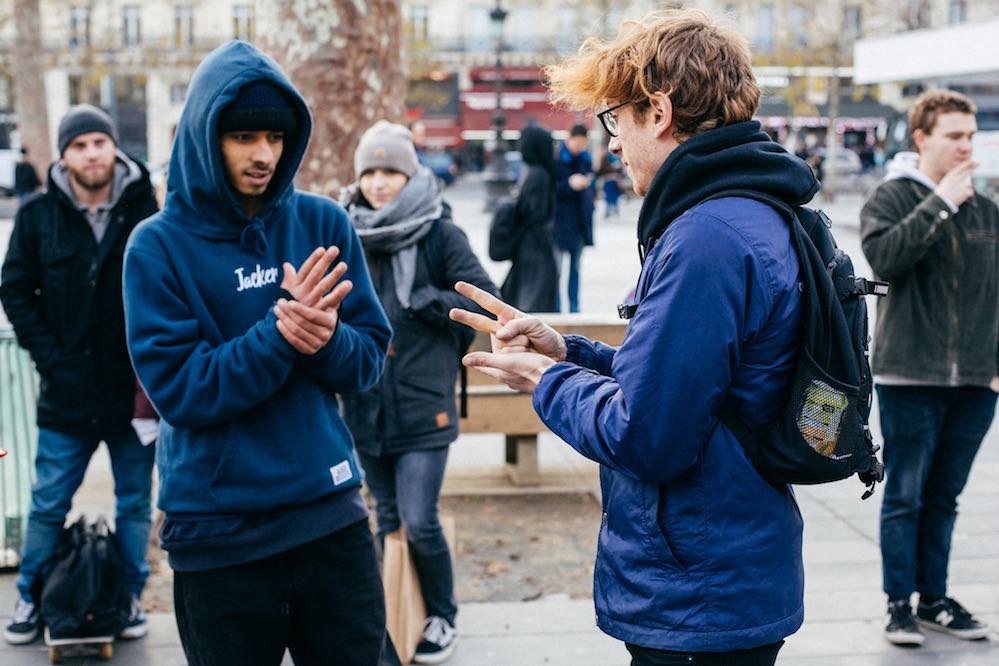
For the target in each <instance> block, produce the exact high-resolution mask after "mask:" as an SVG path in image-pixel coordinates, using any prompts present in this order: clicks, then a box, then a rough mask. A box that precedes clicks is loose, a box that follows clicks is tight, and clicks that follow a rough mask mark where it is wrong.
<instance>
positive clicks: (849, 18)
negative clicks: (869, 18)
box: [843, 5, 864, 42]
mask: <svg viewBox="0 0 999 666" xmlns="http://www.w3.org/2000/svg"><path fill="white" fill-rule="evenodd" d="M843 31H844V32H845V33H846V39H847V41H848V42H849V41H856V40H858V39H860V38H861V36H862V35H863V34H864V15H863V13H862V11H861V7H860V6H859V5H851V6H849V7H847V8H846V15H845V16H844V17H843Z"/></svg>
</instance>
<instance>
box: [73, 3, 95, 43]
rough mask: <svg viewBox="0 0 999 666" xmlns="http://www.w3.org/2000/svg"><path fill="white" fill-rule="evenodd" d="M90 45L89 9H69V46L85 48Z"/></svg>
mask: <svg viewBox="0 0 999 666" xmlns="http://www.w3.org/2000/svg"><path fill="white" fill-rule="evenodd" d="M89 43H90V7H70V8H69V45H70V46H86V45H87V44H89Z"/></svg>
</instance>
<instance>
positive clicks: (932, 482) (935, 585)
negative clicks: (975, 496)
mask: <svg viewBox="0 0 999 666" xmlns="http://www.w3.org/2000/svg"><path fill="white" fill-rule="evenodd" d="M877 390H878V401H879V404H880V413H881V432H882V434H883V435H884V440H885V452H884V462H885V492H884V500H883V501H882V503H881V560H882V569H883V574H884V591H885V594H887V595H888V597H889V598H890V599H903V598H904V599H908V598H909V596H910V595H911V594H912V593H913V592H920V593H921V594H924V595H927V596H935V597H941V596H944V595H945V594H946V593H947V567H948V564H949V562H950V541H951V533H952V532H953V530H954V521H955V520H956V519H957V496H958V495H960V494H961V491H962V490H963V489H964V484H965V483H966V482H967V480H968V474H969V473H970V472H971V464H972V462H974V460H975V454H977V453H978V448H979V446H980V445H981V443H982V438H984V437H985V433H986V431H988V429H989V426H990V425H991V423H992V416H993V414H994V412H995V405H996V394H995V393H993V392H992V391H990V390H989V389H987V388H981V387H970V386H969V387H955V388H949V387H932V386H930V387H926V386H883V385H881V386H878V387H877Z"/></svg>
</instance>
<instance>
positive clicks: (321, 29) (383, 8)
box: [257, 0, 406, 197]
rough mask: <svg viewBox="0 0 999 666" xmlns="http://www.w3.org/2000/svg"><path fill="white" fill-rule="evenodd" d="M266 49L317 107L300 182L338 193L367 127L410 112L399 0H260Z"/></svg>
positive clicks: (351, 173)
mask: <svg viewBox="0 0 999 666" xmlns="http://www.w3.org/2000/svg"><path fill="white" fill-rule="evenodd" d="M257 7H258V11H259V21H258V28H259V29H258V34H259V35H260V37H261V40H260V42H261V46H262V48H263V50H264V51H266V52H267V53H268V54H269V55H271V56H272V57H273V58H274V59H275V60H277V61H278V62H279V63H280V64H281V66H282V67H283V68H284V70H285V71H286V72H287V73H288V76H289V77H291V80H292V81H293V82H294V83H295V85H296V86H297V87H298V89H299V90H300V91H301V93H302V95H303V96H304V97H305V99H306V101H307V102H308V104H309V108H310V109H311V110H312V113H313V121H314V124H313V130H312V143H311V145H310V146H309V151H308V153H306V155H305V160H304V161H303V163H302V169H301V170H300V171H299V175H298V186H299V187H301V188H303V189H306V190H310V191H312V192H318V193H322V194H327V195H330V196H334V197H335V196H337V194H338V193H339V190H340V188H341V187H342V186H344V185H346V184H347V183H350V182H351V181H352V180H353V179H354V162H353V155H354V149H355V148H356V146H357V142H358V140H359V139H360V137H361V133H362V132H364V130H366V129H367V128H368V127H370V126H371V125H373V124H374V122H375V121H376V120H378V119H381V118H385V119H387V120H391V121H395V122H401V121H402V120H403V118H404V117H405V97H406V80H405V76H404V74H403V69H402V16H401V12H400V8H399V0H305V1H301V2H268V3H258V4H257Z"/></svg>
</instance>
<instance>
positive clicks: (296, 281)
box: [281, 245, 347, 305]
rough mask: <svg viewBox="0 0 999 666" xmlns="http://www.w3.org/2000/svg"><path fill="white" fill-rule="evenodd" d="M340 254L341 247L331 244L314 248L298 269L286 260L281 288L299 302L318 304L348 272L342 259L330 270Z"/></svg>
mask: <svg viewBox="0 0 999 666" xmlns="http://www.w3.org/2000/svg"><path fill="white" fill-rule="evenodd" d="M339 256H340V248H338V247H337V246H335V245H331V246H330V247H327V248H322V247H317V248H316V249H315V250H313V251H312V254H310V255H309V256H308V258H307V259H306V260H305V261H304V262H303V263H302V266H301V267H300V268H299V269H298V270H296V269H295V267H294V266H293V265H292V264H291V263H290V262H287V261H286V262H284V266H283V267H284V278H283V279H282V280H281V288H282V289H284V290H285V291H287V292H288V293H289V294H291V295H292V296H294V297H295V300H296V301H298V302H299V303H304V304H305V305H316V304H317V303H318V302H319V301H320V299H322V298H323V296H324V295H325V294H326V293H327V292H328V291H330V289H332V288H333V285H335V284H336V283H337V282H339V281H340V279H341V278H342V277H343V276H344V274H345V273H346V272H347V264H345V263H344V262H342V261H341V262H340V263H339V264H337V265H336V266H334V267H333V270H329V269H330V266H331V265H332V264H333V262H334V261H336V258H337V257H339ZM326 271H329V273H327V272H326Z"/></svg>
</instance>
